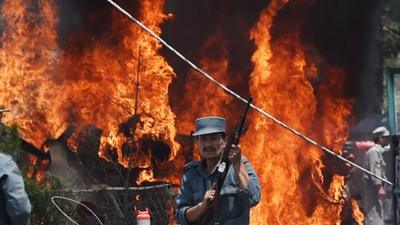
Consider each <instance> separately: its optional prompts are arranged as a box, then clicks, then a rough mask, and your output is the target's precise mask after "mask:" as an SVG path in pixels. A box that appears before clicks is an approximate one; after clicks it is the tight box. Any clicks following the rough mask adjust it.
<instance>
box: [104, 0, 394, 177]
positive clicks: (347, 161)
mask: <svg viewBox="0 0 400 225" xmlns="http://www.w3.org/2000/svg"><path fill="white" fill-rule="evenodd" d="M107 1H108V2H109V3H110V4H111V5H113V6H114V7H115V8H117V9H118V10H119V11H120V12H122V13H123V14H125V15H126V16H127V17H128V18H130V19H131V20H132V21H134V22H135V23H136V24H137V25H139V26H140V27H141V28H142V29H144V30H145V31H147V32H148V33H150V34H151V35H152V36H153V37H154V38H155V39H157V40H158V41H160V42H161V43H162V44H163V45H164V46H165V47H167V48H168V49H169V50H171V51H172V52H173V53H175V54H176V55H177V56H178V57H179V58H181V59H182V60H183V61H185V62H186V63H187V64H189V65H190V66H191V67H192V68H193V69H194V70H196V71H198V72H199V73H200V74H202V75H203V76H205V77H206V78H207V79H209V80H210V81H211V82H213V83H214V84H216V85H217V86H219V87H221V88H222V89H224V91H226V92H228V93H229V94H231V95H232V96H234V97H235V98H237V99H239V100H241V101H242V102H244V103H246V104H247V100H246V99H244V98H243V97H241V96H240V95H239V94H237V93H235V92H234V91H232V90H230V89H229V88H227V87H226V86H225V85H223V84H222V83H220V82H218V81H217V80H215V79H214V78H213V77H212V76H211V75H209V74H207V73H206V72H204V71H203V70H202V69H200V68H199V67H197V66H196V65H195V64H194V63H192V62H191V61H190V60H188V59H187V58H186V57H185V56H183V55H182V54H181V53H180V52H178V51H177V50H176V49H175V48H173V47H172V46H171V45H169V44H168V43H167V42H166V41H164V40H163V39H162V38H161V37H159V36H158V35H157V34H156V33H154V32H153V31H152V30H150V29H149V28H148V27H146V26H145V25H144V24H142V23H141V22H140V21H139V20H137V19H136V18H134V17H133V16H132V15H131V14H129V13H128V12H127V11H125V10H124V9H123V8H121V6H119V5H118V4H116V3H115V2H114V1H112V0H107ZM250 106H251V107H252V108H253V109H255V110H256V111H257V112H259V113H261V114H262V115H264V116H266V117H268V118H269V119H271V120H272V121H274V122H275V123H277V124H279V125H281V126H282V127H284V128H286V129H287V130H289V131H290V132H292V133H293V134H295V135H297V136H299V137H301V138H303V139H304V140H306V141H308V142H309V143H311V144H313V145H316V146H318V147H319V148H321V149H322V150H324V151H325V152H327V153H329V154H331V155H332V156H335V157H336V158H338V159H340V160H342V161H344V162H346V163H348V164H350V165H352V166H354V167H356V168H358V169H360V170H362V171H364V172H365V173H368V174H369V175H371V176H374V177H376V178H377V179H379V180H381V181H383V182H385V183H387V184H390V185H393V183H392V182H390V181H389V180H387V179H385V178H382V177H380V176H378V175H376V174H374V173H372V172H371V171H369V170H367V169H365V168H363V167H362V166H359V165H358V164H356V163H354V162H352V161H350V160H348V159H346V158H345V157H343V156H341V155H339V154H337V153H335V152H334V151H332V150H330V149H329V148H327V147H325V146H323V145H321V144H319V143H318V142H316V141H314V140H313V139H311V138H309V137H307V136H305V135H304V134H302V133H300V132H298V131H297V130H295V129H293V128H291V127H289V126H288V125H286V124H285V123H284V122H282V121H280V120H278V119H277V118H275V117H274V116H272V115H270V114H269V113H267V112H265V111H264V110H262V109H260V108H259V107H257V106H256V105H254V104H250Z"/></svg>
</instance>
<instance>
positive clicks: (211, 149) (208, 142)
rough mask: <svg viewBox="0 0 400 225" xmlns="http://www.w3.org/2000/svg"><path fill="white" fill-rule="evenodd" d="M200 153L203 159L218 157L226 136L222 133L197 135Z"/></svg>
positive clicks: (223, 146) (221, 151)
mask: <svg viewBox="0 0 400 225" xmlns="http://www.w3.org/2000/svg"><path fill="white" fill-rule="evenodd" d="M198 142H199V145H200V150H201V155H202V156H203V158H204V159H210V160H213V159H219V158H220V157H221V155H222V153H223V151H224V148H225V144H226V137H225V135H224V134H221V133H216V134H205V135H201V136H199V137H198Z"/></svg>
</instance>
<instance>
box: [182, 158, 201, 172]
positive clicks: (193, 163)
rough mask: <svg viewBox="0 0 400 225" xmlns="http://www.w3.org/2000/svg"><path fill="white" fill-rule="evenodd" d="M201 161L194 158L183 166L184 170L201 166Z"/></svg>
mask: <svg viewBox="0 0 400 225" xmlns="http://www.w3.org/2000/svg"><path fill="white" fill-rule="evenodd" d="M201 163H202V162H201V161H198V160H194V161H191V162H188V163H186V165H185V166H184V167H183V172H186V171H187V170H189V169H191V168H194V167H198V166H201Z"/></svg>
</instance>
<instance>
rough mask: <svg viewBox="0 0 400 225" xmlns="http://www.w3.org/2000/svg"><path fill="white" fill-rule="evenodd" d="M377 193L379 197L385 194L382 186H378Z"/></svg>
mask: <svg viewBox="0 0 400 225" xmlns="http://www.w3.org/2000/svg"><path fill="white" fill-rule="evenodd" d="M378 195H379V197H381V198H382V197H384V196H385V195H386V191H385V188H383V186H381V187H380V188H379V190H378Z"/></svg>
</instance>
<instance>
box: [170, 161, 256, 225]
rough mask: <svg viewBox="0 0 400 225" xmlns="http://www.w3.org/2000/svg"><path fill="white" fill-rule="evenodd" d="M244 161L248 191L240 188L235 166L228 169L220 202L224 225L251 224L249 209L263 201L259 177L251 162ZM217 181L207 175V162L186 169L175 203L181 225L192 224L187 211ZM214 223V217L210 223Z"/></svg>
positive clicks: (212, 176)
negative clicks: (187, 216)
mask: <svg viewBox="0 0 400 225" xmlns="http://www.w3.org/2000/svg"><path fill="white" fill-rule="evenodd" d="M241 160H242V162H243V163H244V165H245V167H246V169H247V173H248V175H249V178H250V179H249V184H248V186H247V188H246V189H245V190H244V189H240V188H239V184H238V182H237V178H236V175H235V171H234V169H233V167H232V166H231V167H230V168H229V170H228V173H227V176H226V179H225V182H224V185H223V187H222V189H221V193H220V198H219V202H218V206H219V209H218V214H219V216H220V218H219V221H220V224H221V225H228V224H232V225H235V224H238V225H239V224H240V225H246V224H249V214H250V208H251V207H253V206H255V205H256V204H257V203H258V202H259V201H260V197H261V187H260V182H259V180H258V177H257V175H256V173H255V171H254V169H253V167H252V166H251V165H250V163H249V161H248V160H247V159H246V158H245V157H242V159H241ZM214 179H215V173H211V175H209V174H208V173H207V171H206V165H205V162H204V161H192V162H190V163H189V164H188V165H186V166H185V169H184V174H183V179H182V184H181V187H180V190H179V194H178V197H177V200H176V203H177V206H176V219H177V220H178V221H177V223H178V224H180V225H187V224H191V223H189V222H188V221H187V220H186V218H185V211H186V210H187V209H188V208H190V207H192V206H194V205H196V204H198V203H199V202H201V201H202V200H203V197H204V194H205V193H206V191H207V190H209V189H210V188H211V186H212V184H213V181H214ZM211 222H212V218H211V219H210V221H209V224H211Z"/></svg>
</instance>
